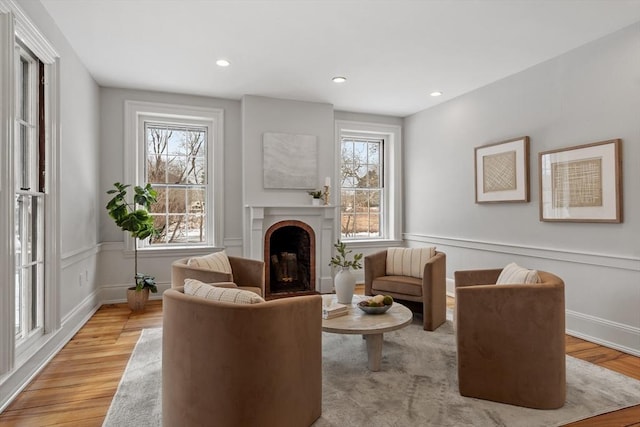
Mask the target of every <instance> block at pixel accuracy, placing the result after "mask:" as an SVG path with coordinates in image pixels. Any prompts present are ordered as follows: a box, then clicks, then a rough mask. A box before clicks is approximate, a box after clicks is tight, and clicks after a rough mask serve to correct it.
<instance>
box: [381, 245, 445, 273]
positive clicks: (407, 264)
mask: <svg viewBox="0 0 640 427" xmlns="http://www.w3.org/2000/svg"><path fill="white" fill-rule="evenodd" d="M435 255H436V248H435V247H424V248H389V249H387V276H411V277H417V278H419V279H422V276H423V275H424V265H425V264H426V263H427V261H429V260H430V259H431V258H433V257H434V256H435Z"/></svg>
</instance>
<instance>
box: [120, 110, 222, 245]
mask: <svg viewBox="0 0 640 427" xmlns="http://www.w3.org/2000/svg"><path fill="white" fill-rule="evenodd" d="M124 115H125V117H124V124H125V125H124V131H125V154H124V166H125V169H124V183H125V184H129V183H131V184H134V183H135V184H136V185H142V184H144V183H142V179H143V178H144V175H143V174H144V162H145V158H144V150H145V149H144V146H143V145H142V144H141V143H140V139H141V138H144V130H143V129H141V125H140V124H141V123H142V119H143V118H144V117H146V116H149V117H151V118H153V117H155V118H166V119H168V120H196V121H200V122H207V123H208V126H209V128H210V129H211V131H210V132H208V135H207V138H208V141H207V165H208V168H209V172H210V173H209V178H210V181H209V194H208V197H209V200H211V201H212V207H211V215H209V221H210V222H209V224H210V226H211V227H212V230H213V241H212V242H211V244H206V245H205V247H210V246H211V247H220V246H223V235H222V230H223V225H224V110H223V109H221V108H203V107H192V106H186V105H178V104H165V103H156V102H143V101H131V100H127V101H125V105H124ZM211 171H213V173H211ZM124 236H125V237H124V239H125V240H124V241H125V248H126V249H127V251H133V250H134V247H133V245H134V240H133V239H132V238H131V236H130V235H129V233H124ZM201 247H203V245H184V246H170V247H167V246H159V247H149V246H146V247H140V248H138V250H141V251H167V250H176V249H184V248H201Z"/></svg>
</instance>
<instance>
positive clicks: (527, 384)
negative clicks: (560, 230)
mask: <svg viewBox="0 0 640 427" xmlns="http://www.w3.org/2000/svg"><path fill="white" fill-rule="evenodd" d="M501 271H502V269H492V270H468V271H456V272H455V273H454V275H455V286H456V299H455V304H456V307H455V309H456V316H455V318H456V340H457V350H458V382H459V388H460V394H461V395H463V396H468V397H475V398H479V399H486V400H493V401H496V402H502V403H509V404H511V405H517V406H524V407H528V408H536V409H555V408H560V407H562V406H563V405H564V402H565V397H566V376H565V369H566V361H565V304H564V282H563V281H562V279H560V278H559V277H558V276H555V275H553V274H551V273H547V272H544V271H538V276H539V278H540V280H539V283H535V284H506V285H496V284H495V283H496V281H497V279H498V276H499V275H500V272H501Z"/></svg>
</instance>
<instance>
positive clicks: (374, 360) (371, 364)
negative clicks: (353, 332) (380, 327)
mask: <svg viewBox="0 0 640 427" xmlns="http://www.w3.org/2000/svg"><path fill="white" fill-rule="evenodd" d="M363 338H364V339H365V340H366V341H367V367H368V368H369V370H370V371H373V372H377V371H379V370H380V363H381V362H382V334H367V335H363Z"/></svg>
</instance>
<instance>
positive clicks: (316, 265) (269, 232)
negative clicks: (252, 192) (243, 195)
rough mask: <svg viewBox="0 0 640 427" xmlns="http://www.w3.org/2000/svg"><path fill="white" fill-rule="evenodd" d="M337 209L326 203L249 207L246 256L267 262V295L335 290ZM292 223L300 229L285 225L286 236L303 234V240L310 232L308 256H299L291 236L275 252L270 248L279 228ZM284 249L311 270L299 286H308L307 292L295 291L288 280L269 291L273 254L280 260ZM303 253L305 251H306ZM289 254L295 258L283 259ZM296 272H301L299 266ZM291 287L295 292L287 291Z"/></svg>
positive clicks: (246, 223) (246, 219)
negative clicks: (333, 258)
mask: <svg viewBox="0 0 640 427" xmlns="http://www.w3.org/2000/svg"><path fill="white" fill-rule="evenodd" d="M337 209H338V208H337V207H336V206H327V205H322V206H311V205H298V206H246V217H245V221H246V222H245V230H247V231H248V232H247V233H246V234H245V240H244V247H245V252H244V256H246V257H248V258H252V259H260V260H263V261H264V263H265V270H266V271H265V297H269V298H277V297H279V296H288V295H299V294H302V293H315V292H320V293H330V292H332V291H333V277H332V274H331V273H332V270H331V267H330V266H329V260H330V259H331V255H332V254H333V243H334V242H335V239H336V237H335V234H334V233H335V230H336V228H335V223H336V217H337ZM290 226H293V227H298V228H300V230H293V229H289V228H285V230H283V231H282V233H284V234H283V235H284V236H286V235H287V234H288V233H289V232H291V233H292V234H293V237H294V238H297V237H301V238H302V240H303V241H304V239H306V238H307V237H305V234H306V235H308V239H309V251H308V255H299V254H298V250H299V248H298V246H292V245H290V244H289V243H288V240H289V238H288V237H286V238H284V239H283V240H284V242H283V243H282V245H281V247H279V248H276V249H275V251H272V250H271V248H270V247H267V242H269V241H270V240H271V237H272V236H273V234H274V232H275V231H276V230H278V229H279V228H281V227H283V228H284V227H290ZM302 231H304V233H303V232H302ZM279 235H280V232H277V233H276V239H279V238H280V237H278V236H279ZM282 246H284V247H282ZM272 252H273V253H272ZM283 252H284V253H287V254H289V253H294V254H295V258H296V261H297V263H298V264H299V263H300V259H302V260H303V261H304V264H303V267H302V270H305V269H308V270H309V278H308V280H309V281H308V285H307V283H306V282H305V283H304V284H303V285H301V284H297V285H298V286H299V287H300V288H302V287H303V286H304V288H305V289H307V290H306V291H302V290H298V289H296V290H295V292H298V293H293V290H294V289H293V286H292V285H290V284H289V282H288V281H287V282H284V283H281V285H282V286H279V287H280V289H278V286H276V292H275V293H272V292H271V291H270V289H269V287H270V286H269V285H270V282H271V270H272V267H271V255H278V262H280V259H281V258H282V253H283ZM304 252H305V253H306V250H305V251H304ZM287 256H288V257H289V260H293V256H291V255H285V256H284V258H285V259H286V258H287ZM307 260H308V264H307ZM298 264H296V265H298ZM297 272H298V274H299V272H300V268H299V269H298V271H297ZM283 277H284V276H283ZM305 277H306V274H305ZM276 279H277V277H276ZM287 280H289V278H287ZM297 280H298V281H299V280H300V278H299V277H298V279H297ZM291 282H293V278H291ZM287 288H289V289H287ZM288 290H291V291H292V292H288Z"/></svg>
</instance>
